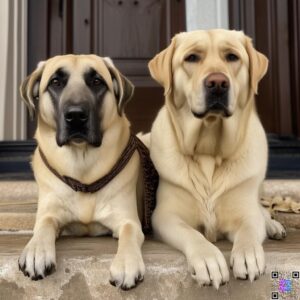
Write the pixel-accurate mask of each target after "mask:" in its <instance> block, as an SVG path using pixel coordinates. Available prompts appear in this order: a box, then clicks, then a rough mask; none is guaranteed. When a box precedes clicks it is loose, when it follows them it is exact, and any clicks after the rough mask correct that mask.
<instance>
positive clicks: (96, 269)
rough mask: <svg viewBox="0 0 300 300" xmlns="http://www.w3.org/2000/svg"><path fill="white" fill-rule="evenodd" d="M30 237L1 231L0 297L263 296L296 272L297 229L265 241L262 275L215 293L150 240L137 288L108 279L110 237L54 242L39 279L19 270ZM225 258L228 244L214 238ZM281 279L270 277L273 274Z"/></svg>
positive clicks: (254, 299)
mask: <svg viewBox="0 0 300 300" xmlns="http://www.w3.org/2000/svg"><path fill="white" fill-rule="evenodd" d="M29 238H30V236H28V235H18V234H15V235H0V300H16V299H17V300H19V299H20V300H23V299H24V300H29V299H30V300H41V299H43V300H44V299H49V300H50V299H52V300H56V299H60V300H62V299H68V300H72V299H76V300H81V299H82V300H89V299H110V300H114V299H128V300H134V299H138V300H143V299H145V300H146V299H147V300H149V299H157V300H160V299H164V300H168V299H170V300H171V299H172V300H173V299H184V300H193V299H197V300H198V299H200V300H201V299H205V300H210V299H211V300H219V299H220V300H241V299H243V300H248V299H249V300H260V299H261V300H263V299H271V292H274V291H277V290H278V289H279V280H280V279H282V278H284V279H287V280H292V279H291V272H292V271H300V251H299V249H300V231H292V232H289V234H288V236H287V238H286V239H285V240H284V241H270V240H268V241H266V242H265V245H264V248H265V252H266V263H267V269H266V274H265V275H264V276H262V277H260V278H259V279H258V280H256V281H254V282H253V283H251V282H249V281H240V280H236V279H234V278H232V276H231V279H230V282H229V283H228V284H227V285H224V286H221V287H220V289H219V290H218V291H216V290H214V288H213V287H199V286H198V285H197V284H196V283H195V282H194V280H193V279H192V278H191V276H190V275H189V274H188V272H187V264H186V260H185V258H184V256H183V255H182V254H181V253H179V252H178V251H176V250H174V249H172V248H170V247H168V246H166V245H164V244H162V243H160V242H157V241H154V240H153V239H151V238H149V239H148V240H147V241H146V242H145V243H144V246H143V257H144V260H145V265H146V275H145V280H144V282H143V283H142V284H140V285H139V286H138V287H137V288H135V289H133V290H130V291H122V290H119V289H117V288H115V287H113V286H111V285H110V284H109V283H108V278H109V266H110V263H111V261H112V258H113V256H114V254H115V252H116V250H117V241H116V240H114V239H112V238H110V237H99V238H72V237H63V238H60V239H59V240H58V241H57V271H56V272H55V273H54V274H52V275H51V276H49V277H47V278H46V279H44V280H41V281H31V280H30V279H29V278H27V277H24V276H23V274H22V273H21V272H20V271H19V270H18V266H17V259H18V256H19V254H20V252H21V251H22V249H23V247H24V246H25V244H26V242H27V241H28V240H29ZM217 246H218V247H219V248H220V249H221V250H222V252H223V253H224V254H225V257H226V259H227V262H228V260H229V256H230V252H229V251H230V249H231V244H230V243H229V242H224V241H222V242H218V243H217ZM272 271H278V272H279V278H278V279H272V278H271V272H272ZM292 283H293V290H292V291H291V292H290V293H289V294H285V296H289V297H290V298H287V297H285V298H281V299H298V298H297V297H298V296H300V281H299V279H298V280H294V279H293V280H292Z"/></svg>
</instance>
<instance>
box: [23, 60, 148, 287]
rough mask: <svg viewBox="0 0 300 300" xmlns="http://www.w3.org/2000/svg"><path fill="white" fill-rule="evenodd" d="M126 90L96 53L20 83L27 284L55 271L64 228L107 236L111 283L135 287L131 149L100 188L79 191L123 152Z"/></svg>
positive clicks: (138, 236) (137, 245) (138, 241)
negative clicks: (27, 123)
mask: <svg viewBox="0 0 300 300" xmlns="http://www.w3.org/2000/svg"><path fill="white" fill-rule="evenodd" d="M133 90H134V88H133V85H132V84H131V83H130V82H129V81H128V80H127V79H126V78H125V77H124V76H123V75H122V74H121V73H120V72H119V71H118V70H117V69H116V68H115V66H114V65H113V64H112V62H111V60H110V59H108V58H104V59H103V58H101V57H98V56H95V55H65V56H56V57H54V58H51V59H49V60H47V61H46V62H42V63H40V64H39V66H38V68H37V69H36V70H35V71H34V72H33V73H32V74H31V75H30V76H29V77H28V78H27V79H26V80H25V81H24V83H23V84H22V86H21V94H22V96H23V99H24V100H25V101H26V103H27V105H28V107H29V109H30V112H31V114H33V113H34V111H35V110H37V111H38V112H37V118H38V124H37V130H36V133H35V138H36V140H37V142H38V149H37V150H36V151H35V153H34V156H33V159H32V167H33V170H34V175H35V178H36V181H37V183H38V187H39V201H38V211H37V217H36V223H35V227H34V234H33V237H32V238H31V240H30V241H29V243H28V244H27V245H26V247H25V249H24V251H23V253H22V254H21V256H20V258H19V266H20V269H21V270H22V271H23V273H24V274H25V275H27V276H29V277H30V278H31V279H33V280H38V279H42V278H44V277H45V276H47V275H49V274H50V273H51V272H52V271H53V270H54V269H55V266H56V258H55V240H56V238H57V236H58V235H59V233H60V232H61V231H62V229H65V230H67V231H68V232H71V233H72V234H76V235H91V236H98V235H106V234H109V233H112V234H113V236H114V237H116V238H119V246H118V251H117V254H116V256H115V258H114V260H113V262H112V265H111V267H110V273H111V283H112V284H113V285H116V286H120V287H121V288H122V289H130V288H132V287H134V286H136V284H137V283H138V282H140V281H142V279H143V276H144V272H145V266H144V263H143V259H142V254H141V245H142V243H143V241H144V235H143V232H142V229H141V222H140V218H139V215H141V214H139V213H140V212H141V209H140V208H141V207H142V206H143V205H142V203H141V202H140V201H141V200H140V197H137V182H138V177H139V174H140V158H139V155H138V153H137V151H134V152H133V154H132V157H131V158H130V159H129V161H128V163H127V164H126V166H125V167H124V168H123V169H122V171H120V172H119V173H118V174H117V175H116V176H115V177H114V178H113V179H112V180H110V181H109V182H108V183H107V184H106V185H105V186H104V187H103V188H102V189H100V190H98V191H96V192H87V193H86V192H85V190H84V188H86V187H85V186H83V185H88V184H91V183H93V182H95V181H97V180H98V179H99V178H103V176H105V175H106V174H108V173H109V172H110V171H111V169H112V168H113V167H114V166H115V165H116V163H117V162H118V160H119V159H120V157H121V156H122V153H123V151H124V149H126V147H127V145H128V143H129V141H130V136H131V134H130V124H129V121H128V120H127V118H126V116H125V115H124V113H123V109H124V105H125V104H126V102H127V101H129V100H130V98H131V96H132V94H133ZM36 106H38V107H36ZM55 172H56V173H55ZM69 177H71V178H73V179H68V178H69ZM77 181H78V182H77ZM69 183H70V184H69ZM74 189H75V190H74ZM76 189H77V190H78V189H79V191H76ZM81 189H82V191H81ZM99 242H101V241H99Z"/></svg>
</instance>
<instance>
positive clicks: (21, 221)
mask: <svg viewBox="0 0 300 300" xmlns="http://www.w3.org/2000/svg"><path fill="white" fill-rule="evenodd" d="M263 189H264V196H266V197H272V196H275V195H281V196H283V197H284V196H290V197H292V198H294V199H295V200H297V201H299V202H300V180H266V181H265V182H264V187H263ZM37 198H38V188H37V184H36V183H35V182H34V181H0V231H1V230H2V231H3V230H4V231H18V230H26V231H28V230H29V231H30V230H32V228H33V226H34V221H35V212H36V209H37ZM275 219H277V220H279V221H280V222H281V223H282V224H283V225H284V226H285V227H286V228H295V229H300V214H294V213H278V214H276V216H275Z"/></svg>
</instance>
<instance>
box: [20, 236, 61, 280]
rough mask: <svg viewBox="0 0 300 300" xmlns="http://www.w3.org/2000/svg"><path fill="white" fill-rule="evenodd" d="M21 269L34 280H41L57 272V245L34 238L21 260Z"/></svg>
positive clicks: (25, 249)
mask: <svg viewBox="0 0 300 300" xmlns="http://www.w3.org/2000/svg"><path fill="white" fill-rule="evenodd" d="M18 263H19V269H20V270H21V271H22V272H23V273H24V275H25V276H28V277H30V278H31V279H32V280H40V279H43V278H45V277H46V276H48V275H50V274H51V273H53V272H54V271H55V267H56V262H55V244H54V243H53V244H49V243H47V242H45V241H43V240H42V239H40V240H37V239H35V238H34V237H33V238H32V239H31V240H30V241H29V243H28V244H27V245H26V247H25V248H24V250H23V252H22V254H21V256H20V258H19V261H18Z"/></svg>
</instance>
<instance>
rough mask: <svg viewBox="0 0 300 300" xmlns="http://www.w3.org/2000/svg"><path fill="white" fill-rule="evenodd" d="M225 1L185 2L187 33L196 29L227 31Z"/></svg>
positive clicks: (193, 0)
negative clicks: (220, 29)
mask: <svg viewBox="0 0 300 300" xmlns="http://www.w3.org/2000/svg"><path fill="white" fill-rule="evenodd" d="M228 19H229V18H228V1H227V0H209V1H207V0H186V23H187V31H191V30H196V29H212V28H225V29H228V27H229V21H228Z"/></svg>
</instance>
